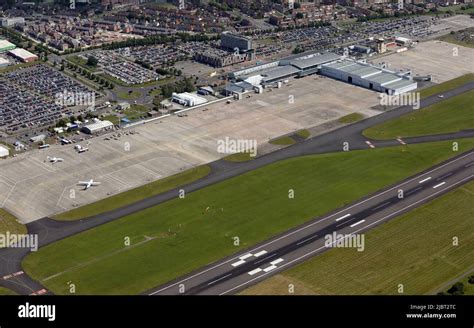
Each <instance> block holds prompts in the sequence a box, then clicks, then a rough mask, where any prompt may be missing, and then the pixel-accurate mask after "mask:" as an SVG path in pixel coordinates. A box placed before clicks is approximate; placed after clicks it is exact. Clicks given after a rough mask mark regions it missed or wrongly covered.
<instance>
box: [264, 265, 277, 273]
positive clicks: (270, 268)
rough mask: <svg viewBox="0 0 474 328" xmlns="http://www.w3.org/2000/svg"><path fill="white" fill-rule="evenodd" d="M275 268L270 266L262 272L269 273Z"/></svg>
mask: <svg viewBox="0 0 474 328" xmlns="http://www.w3.org/2000/svg"><path fill="white" fill-rule="evenodd" d="M276 268H277V266H276V265H271V266H269V267H268V268H265V269H263V271H265V272H269V271H272V270H274V269H276Z"/></svg>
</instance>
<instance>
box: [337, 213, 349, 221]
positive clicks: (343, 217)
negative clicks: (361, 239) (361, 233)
mask: <svg viewBox="0 0 474 328" xmlns="http://www.w3.org/2000/svg"><path fill="white" fill-rule="evenodd" d="M349 216H351V215H350V214H346V215H344V216H341V217H340V218H338V219H336V221H341V220H343V219H345V218H347V217H349Z"/></svg>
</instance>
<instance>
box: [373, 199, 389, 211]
mask: <svg viewBox="0 0 474 328" xmlns="http://www.w3.org/2000/svg"><path fill="white" fill-rule="evenodd" d="M390 203H391V201H390V200H389V201H386V202H385V203H382V204H380V205H379V206H376V207H374V208H373V209H372V211H376V210H378V209H379V208H381V207H384V206H386V205H388V204H390Z"/></svg>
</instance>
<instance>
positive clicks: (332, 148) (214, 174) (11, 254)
mask: <svg viewBox="0 0 474 328" xmlns="http://www.w3.org/2000/svg"><path fill="white" fill-rule="evenodd" d="M472 89H474V82H470V83H467V84H465V85H463V86H461V87H458V88H456V89H453V90H450V91H447V92H444V93H443V94H444V98H443V99H440V98H438V97H437V95H434V96H431V97H428V98H426V99H424V100H422V101H421V106H420V108H424V107H427V106H430V105H432V104H434V103H437V102H439V101H442V100H445V99H448V98H450V97H454V96H457V95H459V94H461V93H464V92H466V91H469V90H472ZM412 111H413V109H412V108H411V107H406V106H405V107H398V108H395V109H393V110H390V111H388V112H385V113H382V114H380V115H377V116H374V117H371V118H369V119H366V120H363V121H360V122H357V123H354V124H351V125H347V126H344V127H342V128H339V129H337V130H334V131H331V132H328V133H325V134H323V135H319V136H315V137H313V138H310V139H307V140H304V141H301V142H299V143H296V144H294V145H292V146H289V147H286V148H283V149H280V150H277V151H275V152H272V153H269V154H266V155H263V156H261V157H257V158H256V159H254V160H252V161H248V162H243V163H233V162H227V161H224V160H219V161H216V162H213V163H210V164H209V165H210V166H211V168H212V170H211V173H210V174H209V175H208V176H206V177H205V178H202V179H200V180H198V181H195V182H193V183H190V184H188V185H185V186H180V187H179V188H175V189H172V190H170V191H167V192H164V193H161V194H159V195H156V196H152V197H150V198H146V199H144V200H141V201H139V202H136V203H133V204H130V205H127V206H124V207H121V208H119V209H117V210H113V211H110V212H106V213H103V214H99V215H96V216H93V217H90V218H87V219H83V220H79V221H70V222H65V221H56V220H52V219H50V218H43V219H40V220H37V221H34V222H32V223H29V224H27V229H28V233H30V234H38V240H39V247H43V246H46V245H48V244H51V243H53V242H55V241H58V240H61V239H64V238H67V237H70V236H72V235H75V234H78V233H80V232H83V231H86V230H89V229H92V228H94V227H97V226H99V225H102V224H105V223H107V222H111V221H113V220H116V219H119V218H121V217H124V216H127V215H130V214H132V213H135V212H138V211H141V210H144V209H146V208H149V207H152V206H156V205H158V204H161V203H163V202H166V201H168V200H170V199H174V198H176V197H177V195H178V193H179V189H181V188H183V189H185V191H186V193H190V192H193V191H197V190H199V189H202V188H205V187H207V186H210V185H212V184H215V183H219V182H221V181H224V180H227V179H229V178H232V177H235V176H238V175H241V174H244V173H246V172H250V171H252V170H255V169H257V168H260V167H263V166H265V165H268V164H271V163H275V162H278V161H281V160H284V159H288V158H292V157H297V156H303V155H311V154H323V153H331V152H340V151H343V150H344V149H343V146H344V144H345V143H346V142H347V143H348V145H349V151H351V150H361V149H370V148H373V147H375V148H377V147H391V146H399V145H400V144H403V143H405V144H416V143H424V142H434V141H441V140H452V139H456V140H457V139H461V138H468V137H474V130H466V131H460V132H457V133H450V134H443V135H431V136H423V137H413V138H404V139H403V140H401V141H400V140H386V141H374V140H369V139H368V138H366V137H364V136H363V135H362V132H363V131H364V130H365V129H367V128H369V127H371V126H374V125H376V124H380V123H383V122H386V121H388V120H391V119H394V118H397V117H400V116H402V115H404V114H407V113H410V112H412ZM402 142H403V143H402ZM470 154H471V155H470V156H472V153H470ZM471 172H472V171H471ZM446 173H447V172H446ZM457 176H458V174H453V176H452V177H448V178H447V181H449V183H446V184H444V185H442V186H440V187H438V188H439V189H438V188H436V189H437V193H436V194H435V196H436V195H438V194H440V193H438V191H447V190H449V189H450V188H452V187H453V186H452V183H454V182H453V181H451V180H452V179H453V177H457ZM394 188H395V187H394ZM405 188H406V187H405ZM425 191H426V190H423V191H422V190H420V191H415V192H413V195H412V196H413V197H415V196H416V195H419V194H422V192H425ZM382 195H387V194H382ZM435 196H433V197H435ZM378 197H379V196H378ZM391 197H393V195H391ZM413 197H409V198H413ZM409 198H407V199H409ZM376 199H377V201H378V200H379V199H382V198H376ZM404 201H405V200H404ZM374 202H375V200H374ZM369 203H370V204H372V201H371V202H369ZM401 203H402V202H397V204H401ZM364 204H366V202H365V203H364ZM397 204H395V203H394V204H392V205H390V208H391V207H392V206H397ZM361 209H363V208H361ZM386 210H387V209H386V208H383V207H382V208H380V211H377V212H376V213H373V214H372V215H371V216H370V217H367V218H366V219H365V220H366V221H365V222H363V223H361V224H359V225H358V226H357V228H358V229H361V228H369V227H372V226H373V225H369V224H370V223H371V222H373V221H374V220H375V221H376V219H374V218H373V216H376V214H378V213H385V211H386ZM351 215H353V216H354V217H355V214H354V213H351ZM322 222H325V223H326V224H327V222H326V221H324V220H323V221H322ZM343 222H344V221H343ZM341 223H342V222H341ZM324 227H325V226H323V225H321V226H320V224H319V223H318V226H317V228H318V229H319V228H324ZM349 228H350V227H349ZM345 229H348V228H347V227H345ZM292 231H293V230H292ZM318 231H319V230H318ZM289 233H290V232H289ZM318 240H319V239H315V240H312V243H314V242H317V241H318ZM304 246H305V247H307V246H309V245H304ZM298 249H301V248H298ZM266 251H267V250H266ZM294 251H295V252H297V250H294ZM28 253H29V250H27V249H21V248H10V249H0V286H5V287H7V288H11V289H13V290H14V291H16V292H18V293H20V294H33V293H49V292H48V291H44V287H43V286H42V285H41V284H40V283H39V282H37V281H35V280H34V279H32V278H31V277H29V276H28V275H26V274H25V273H24V272H23V271H22V266H21V261H22V259H23V258H24V257H25V256H26V255H27V254H28ZM269 254H271V253H269ZM268 256H269V255H267V256H265V257H263V258H266V257H268ZM263 258H261V259H263ZM259 260H260V259H259ZM247 262H248V260H247V261H246V263H247ZM270 262H271V261H270ZM270 262H268V263H270ZM289 262H290V261H289V260H287V259H284V261H283V262H282V263H278V264H277V268H276V269H272V270H270V271H268V272H265V274H267V273H270V272H271V271H273V270H274V271H275V272H277V271H279V270H280V269H279V268H281V267H282V266H285V265H287V263H289ZM242 265H243V264H242ZM246 265H247V264H246ZM241 268H243V266H242V267H241ZM238 269H240V268H238ZM263 269H264V268H262V270H263ZM223 271H225V272H228V270H223ZM261 275H262V273H261V272H260V273H258V274H256V275H255V277H259V276H261ZM244 276H245V274H244ZM2 277H3V279H2ZM5 277H8V278H7V279H5ZM217 277H220V276H219V275H217ZM220 278H222V279H221V280H220V281H218V282H220V283H219V284H218V283H217V282H215V283H213V284H212V285H214V286H213V288H217V287H218V286H221V285H222V284H223V283H224V282H225V283H226V284H227V283H229V282H228V281H234V280H236V279H237V280H238V277H237V276H234V273H233V274H232V275H231V276H228V277H223V276H222V277H220ZM206 282H207V283H210V282H212V281H211V279H204V280H203V281H201V282H200V283H206ZM200 283H197V284H195V286H199V285H200ZM156 290H159V289H156ZM206 291H207V292H209V289H206ZM152 292H153V291H152ZM152 292H150V293H152ZM212 292H217V293H222V292H223V291H220V290H218V289H215V290H214V289H213V291H212ZM230 292H232V291H230Z"/></svg>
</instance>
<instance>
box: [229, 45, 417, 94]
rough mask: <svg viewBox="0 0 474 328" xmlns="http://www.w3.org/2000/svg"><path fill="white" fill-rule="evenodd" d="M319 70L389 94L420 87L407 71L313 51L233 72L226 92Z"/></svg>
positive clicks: (271, 83)
mask: <svg viewBox="0 0 474 328" xmlns="http://www.w3.org/2000/svg"><path fill="white" fill-rule="evenodd" d="M316 73H318V74H321V75H324V76H327V77H330V78H334V79H337V80H340V81H344V82H347V83H350V84H354V85H357V86H361V87H364V88H367V89H370V90H374V91H377V92H381V93H386V94H390V95H398V94H402V93H405V92H408V91H411V90H415V89H416V88H417V87H418V84H417V82H415V81H413V79H412V77H411V76H410V74H407V73H405V74H401V73H400V74H399V73H396V72H393V71H390V70H387V69H385V68H381V67H378V66H374V65H370V64H367V63H365V62H361V61H355V60H352V59H349V58H347V57H345V56H341V55H337V54H335V53H332V52H323V53H317V52H316V53H315V52H312V53H304V54H300V55H294V56H291V57H287V58H284V59H282V60H279V61H274V62H270V63H266V64H263V65H259V66H254V67H250V68H246V69H242V70H240V71H235V72H232V73H230V74H229V78H230V79H231V80H232V81H234V82H233V83H231V84H229V85H227V86H226V88H225V90H224V92H225V94H226V95H232V94H236V93H241V92H245V91H249V90H252V89H254V90H257V88H258V87H259V86H264V87H266V86H272V85H275V83H277V85H278V82H281V81H283V80H285V79H288V78H290V77H304V76H307V75H311V74H316ZM408 73H411V72H408Z"/></svg>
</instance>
